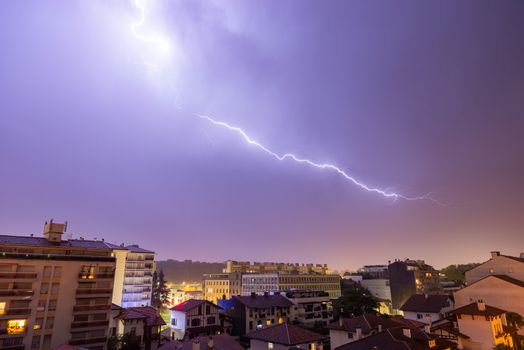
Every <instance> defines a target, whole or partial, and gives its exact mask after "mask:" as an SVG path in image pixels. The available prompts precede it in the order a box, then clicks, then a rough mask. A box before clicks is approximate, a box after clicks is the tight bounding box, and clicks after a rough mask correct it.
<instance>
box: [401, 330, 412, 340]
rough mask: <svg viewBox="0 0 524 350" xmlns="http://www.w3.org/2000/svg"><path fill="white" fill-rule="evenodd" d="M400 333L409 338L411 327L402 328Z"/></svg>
mask: <svg viewBox="0 0 524 350" xmlns="http://www.w3.org/2000/svg"><path fill="white" fill-rule="evenodd" d="M402 334H404V336H406V337H408V338H411V328H402Z"/></svg>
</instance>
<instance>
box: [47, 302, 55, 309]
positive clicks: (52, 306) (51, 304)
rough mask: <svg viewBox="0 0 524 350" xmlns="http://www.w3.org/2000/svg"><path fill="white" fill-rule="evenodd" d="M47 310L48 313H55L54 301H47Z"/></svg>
mask: <svg viewBox="0 0 524 350" xmlns="http://www.w3.org/2000/svg"><path fill="white" fill-rule="evenodd" d="M47 309H48V310H49V311H55V310H56V300H49V305H48V306H47Z"/></svg>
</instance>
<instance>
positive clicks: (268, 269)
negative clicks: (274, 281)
mask: <svg viewBox="0 0 524 350" xmlns="http://www.w3.org/2000/svg"><path fill="white" fill-rule="evenodd" d="M223 272H224V273H232V272H239V273H288V274H321V275H327V274H331V270H330V269H329V268H328V266H327V265H326V264H298V263H297V264H290V263H276V262H254V263H251V262H249V261H233V260H228V261H226V267H225V268H224V269H223Z"/></svg>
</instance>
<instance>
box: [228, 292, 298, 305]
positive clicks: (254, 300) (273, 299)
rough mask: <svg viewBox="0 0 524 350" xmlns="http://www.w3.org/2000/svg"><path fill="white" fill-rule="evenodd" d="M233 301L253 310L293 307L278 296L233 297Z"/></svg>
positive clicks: (282, 297)
mask: <svg viewBox="0 0 524 350" xmlns="http://www.w3.org/2000/svg"><path fill="white" fill-rule="evenodd" d="M233 299H234V300H237V301H239V302H240V303H241V304H244V305H245V306H247V307H249V308H254V309H265V308H268V307H289V306H292V305H293V303H292V302H291V301H289V300H288V299H287V298H286V297H284V296H282V295H280V294H276V295H251V296H234V297H233Z"/></svg>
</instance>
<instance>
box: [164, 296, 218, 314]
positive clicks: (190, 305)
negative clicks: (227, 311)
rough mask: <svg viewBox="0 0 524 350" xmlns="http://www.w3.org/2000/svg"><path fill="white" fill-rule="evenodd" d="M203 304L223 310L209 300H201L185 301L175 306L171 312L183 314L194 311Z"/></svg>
mask: <svg viewBox="0 0 524 350" xmlns="http://www.w3.org/2000/svg"><path fill="white" fill-rule="evenodd" d="M203 304H210V305H212V306H214V307H216V308H219V309H220V308H221V307H220V306H218V305H216V304H213V303H212V302H210V301H207V300H200V299H189V300H186V301H184V302H183V303H180V304H178V305H175V306H173V307H172V308H171V309H170V310H172V311H181V312H187V311H189V310H192V309H194V308H195V307H197V306H199V305H203Z"/></svg>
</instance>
